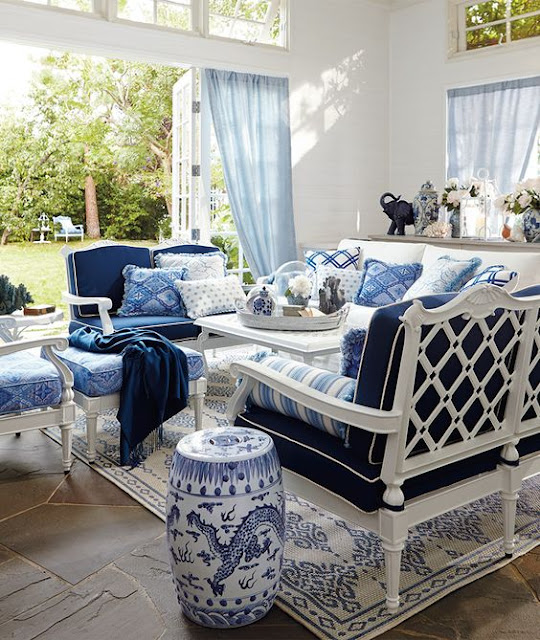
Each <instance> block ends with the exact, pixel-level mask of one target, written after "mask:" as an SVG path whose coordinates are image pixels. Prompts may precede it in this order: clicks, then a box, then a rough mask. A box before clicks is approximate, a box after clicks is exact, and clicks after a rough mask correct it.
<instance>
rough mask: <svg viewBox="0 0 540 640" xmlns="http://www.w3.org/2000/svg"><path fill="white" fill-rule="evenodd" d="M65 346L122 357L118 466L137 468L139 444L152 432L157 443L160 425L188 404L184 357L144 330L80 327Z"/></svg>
mask: <svg viewBox="0 0 540 640" xmlns="http://www.w3.org/2000/svg"><path fill="white" fill-rule="evenodd" d="M69 344H70V345H71V346H72V347H77V348H78V349H83V350H84V351H92V352H94V353H119V354H121V355H122V375H123V380H122V389H121V391H120V408H119V410H118V421H119V422H120V464H123V465H127V464H130V465H132V466H135V465H137V464H138V463H139V462H140V461H141V460H142V456H143V448H142V442H143V440H144V439H145V438H146V437H147V436H148V435H149V434H150V433H152V431H154V430H156V429H159V436H160V439H161V437H162V428H161V427H162V424H163V422H165V420H168V419H169V418H171V417H172V416H174V415H176V414H177V413H178V412H179V411H182V409H183V408H184V407H185V406H186V405H187V400H188V393H189V392H188V385H189V381H188V366H187V358H186V354H185V353H184V352H183V351H182V350H181V349H178V348H177V347H175V346H174V345H173V344H172V342H170V340H167V338H164V337H163V336H161V335H159V333H156V332H155V331H148V330H146V329H120V330H119V331H116V332H115V333H113V334H111V335H108V336H104V335H103V334H102V333H101V332H100V331H97V330H96V329H92V328H91V327H82V328H81V329H77V330H76V331H74V332H73V333H72V334H71V335H70V336H69Z"/></svg>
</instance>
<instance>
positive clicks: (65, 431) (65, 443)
mask: <svg viewBox="0 0 540 640" xmlns="http://www.w3.org/2000/svg"><path fill="white" fill-rule="evenodd" d="M60 432H61V435H62V464H63V466H64V473H69V470H70V469H71V446H72V442H73V424H63V425H61V426H60Z"/></svg>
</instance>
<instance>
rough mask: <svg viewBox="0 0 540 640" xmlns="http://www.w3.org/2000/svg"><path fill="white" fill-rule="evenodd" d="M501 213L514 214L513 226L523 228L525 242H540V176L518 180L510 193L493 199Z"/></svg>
mask: <svg viewBox="0 0 540 640" xmlns="http://www.w3.org/2000/svg"><path fill="white" fill-rule="evenodd" d="M495 206H496V207H497V209H499V210H500V211H501V212H502V213H503V215H514V216H515V220H514V227H516V226H518V227H520V228H522V229H523V234H524V236H525V240H526V241H527V242H540V177H538V178H530V179H529V180H525V181H524V182H518V184H516V188H515V189H514V191H513V192H512V193H507V194H506V195H502V196H500V197H499V198H497V200H495Z"/></svg>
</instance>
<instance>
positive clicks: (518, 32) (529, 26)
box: [465, 0, 540, 49]
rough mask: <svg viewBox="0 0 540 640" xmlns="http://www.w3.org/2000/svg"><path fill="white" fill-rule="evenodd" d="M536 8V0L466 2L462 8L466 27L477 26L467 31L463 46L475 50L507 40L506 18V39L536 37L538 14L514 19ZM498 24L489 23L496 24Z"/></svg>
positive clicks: (539, 28) (538, 6) (538, 3)
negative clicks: (508, 35) (465, 44)
mask: <svg viewBox="0 0 540 640" xmlns="http://www.w3.org/2000/svg"><path fill="white" fill-rule="evenodd" d="M539 10H540V0H489V1H488V2H479V3H476V4H473V5H470V6H468V7H467V8H466V10H465V21H466V26H467V27H475V26H478V27H480V26H481V25H486V26H485V27H483V28H478V29H474V30H472V31H468V32H467V49H478V48H482V47H487V46H491V45H494V44H499V43H503V42H507V32H506V20H507V18H511V17H515V18H517V19H515V20H511V21H510V23H509V24H510V39H511V40H512V41H515V40H523V39H525V38H531V37H534V36H540V16H538V15H536V16H528V17H523V18H518V16H523V15H525V14H529V13H532V12H534V11H539ZM498 21H502V22H499V23H498V24H492V23H494V22H495V23H497V22H498Z"/></svg>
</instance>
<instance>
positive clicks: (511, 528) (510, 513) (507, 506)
mask: <svg viewBox="0 0 540 640" xmlns="http://www.w3.org/2000/svg"><path fill="white" fill-rule="evenodd" d="M518 495H519V494H518V492H517V491H510V492H506V491H501V500H502V512H503V527H504V553H505V555H506V556H507V557H511V556H512V555H513V554H514V542H515V537H514V532H515V530H516V505H517V499H518Z"/></svg>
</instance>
